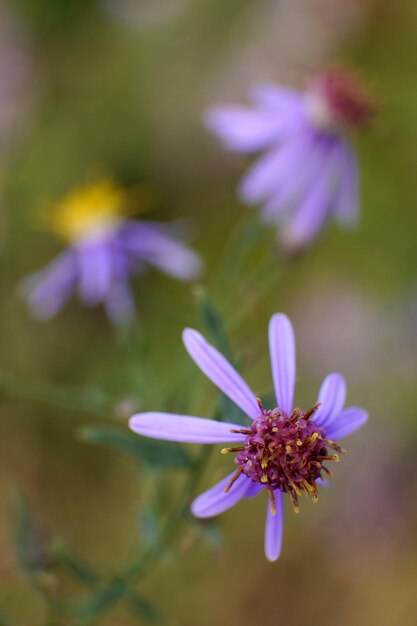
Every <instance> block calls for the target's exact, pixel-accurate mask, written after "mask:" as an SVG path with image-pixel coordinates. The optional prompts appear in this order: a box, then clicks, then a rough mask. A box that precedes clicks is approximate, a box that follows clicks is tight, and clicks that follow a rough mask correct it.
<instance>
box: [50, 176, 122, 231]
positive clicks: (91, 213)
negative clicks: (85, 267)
mask: <svg viewBox="0 0 417 626" xmlns="http://www.w3.org/2000/svg"><path fill="white" fill-rule="evenodd" d="M126 205H127V198H126V193H125V192H124V191H123V190H122V189H121V188H120V187H118V186H117V185H115V184H114V183H113V182H111V181H110V180H101V181H98V182H96V183H93V184H90V185H86V186H84V187H79V188H76V189H74V191H71V192H70V193H69V194H68V195H67V196H66V197H65V198H63V200H61V202H59V203H58V204H57V205H55V207H54V210H53V214H52V219H51V220H50V222H49V223H50V226H51V228H52V230H53V231H54V232H56V233H57V234H58V235H60V236H61V237H64V238H65V239H67V240H69V241H76V240H78V239H83V238H86V237H90V236H92V237H94V236H96V235H101V234H105V233H106V232H108V231H111V230H112V229H113V228H114V227H115V226H116V225H117V224H118V222H119V220H120V219H121V217H122V216H123V215H124V213H125V212H126Z"/></svg>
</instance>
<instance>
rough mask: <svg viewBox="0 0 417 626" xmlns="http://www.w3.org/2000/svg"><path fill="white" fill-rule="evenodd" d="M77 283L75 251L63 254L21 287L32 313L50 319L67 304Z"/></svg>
mask: <svg viewBox="0 0 417 626" xmlns="http://www.w3.org/2000/svg"><path fill="white" fill-rule="evenodd" d="M75 281H76V262H75V255H74V252H73V250H72V249H71V248H70V249H69V250H66V251H65V252H62V253H61V254H60V255H59V256H58V257H57V258H56V259H55V260H54V261H52V262H51V263H50V264H49V265H48V266H47V267H46V268H45V269H43V270H41V271H39V272H36V273H35V274H32V275H30V276H28V277H26V278H25V279H24V280H23V282H22V286H21V293H22V295H23V296H24V297H25V298H27V301H28V305H29V307H30V309H31V311H32V313H33V314H34V315H35V316H36V317H38V318H40V319H50V318H51V317H53V316H54V315H56V313H58V311H59V310H60V309H61V308H62V307H63V306H64V305H65V304H66V302H67V301H68V300H69V298H70V297H71V295H72V292H73V290H74V288H75Z"/></svg>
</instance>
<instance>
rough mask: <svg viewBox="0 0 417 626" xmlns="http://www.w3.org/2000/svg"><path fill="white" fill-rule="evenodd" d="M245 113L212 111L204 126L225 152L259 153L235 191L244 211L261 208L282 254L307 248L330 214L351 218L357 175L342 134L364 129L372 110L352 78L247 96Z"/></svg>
mask: <svg viewBox="0 0 417 626" xmlns="http://www.w3.org/2000/svg"><path fill="white" fill-rule="evenodd" d="M252 100H253V104H254V106H253V108H251V109H249V108H244V107H240V106H219V107H214V108H212V109H210V110H209V111H208V112H207V114H206V116H205V122H206V124H207V126H208V128H209V129H210V130H211V131H212V132H213V133H215V134H216V135H217V136H218V137H219V138H220V140H221V141H222V143H223V145H224V146H225V147H226V148H227V149H228V150H231V151H234V152H242V153H252V152H260V151H263V152H265V154H264V155H263V156H261V157H260V158H259V159H258V161H257V162H256V163H255V164H254V165H253V166H252V167H251V168H250V169H249V171H248V173H247V174H246V175H245V177H244V178H243V180H242V182H241V183H240V186H239V196H240V198H241V199H242V200H243V201H244V202H246V203H247V204H257V203H260V204H262V210H261V215H262V219H263V221H264V222H265V223H267V224H271V225H277V226H281V227H283V233H282V240H283V242H284V243H285V244H286V245H287V246H288V247H290V248H295V249H296V248H299V247H302V246H305V245H307V244H308V243H310V242H311V241H312V240H313V239H314V238H315V237H316V236H317V235H318V233H319V232H320V231H321V229H322V228H323V226H324V225H325V223H326V222H327V220H328V219H329V217H330V216H331V215H332V214H333V215H334V216H335V217H336V218H337V219H338V220H339V221H340V222H341V223H343V224H346V225H349V224H354V223H355V222H356V221H357V217H358V168H357V162H356V157H355V154H354V151H353V149H352V147H351V145H350V143H349V141H348V139H347V138H346V137H345V133H344V130H345V128H346V127H351V128H356V129H358V128H364V127H365V126H366V125H367V123H368V122H369V120H370V118H371V116H372V113H373V108H372V105H371V103H370V99H369V96H368V95H367V93H366V92H365V90H364V89H363V87H362V86H361V85H360V83H359V81H358V80H357V78H356V76H355V75H353V74H351V73H348V72H341V71H329V72H325V73H322V74H319V75H317V76H316V77H315V78H313V80H312V81H311V83H310V85H309V89H308V90H307V91H306V92H305V93H303V92H297V91H294V90H292V89H287V88H283V87H279V86H275V85H272V84H263V85H258V86H257V87H256V88H255V89H253V91H252Z"/></svg>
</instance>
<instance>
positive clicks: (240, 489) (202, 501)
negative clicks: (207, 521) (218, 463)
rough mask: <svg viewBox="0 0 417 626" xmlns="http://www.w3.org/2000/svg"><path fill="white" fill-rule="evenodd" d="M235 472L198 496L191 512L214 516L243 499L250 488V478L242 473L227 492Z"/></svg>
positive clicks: (197, 515)
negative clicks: (226, 490)
mask: <svg viewBox="0 0 417 626" xmlns="http://www.w3.org/2000/svg"><path fill="white" fill-rule="evenodd" d="M233 475H234V472H232V473H231V474H229V476H226V478H224V479H223V480H221V481H220V482H219V483H217V485H214V487H212V488H211V489H208V491H205V492H204V493H202V494H201V495H200V496H198V497H197V498H196V499H195V500H194V502H193V503H192V505H191V512H192V513H193V515H195V516H196V517H214V516H215V515H219V514H220V513H223V512H224V511H226V510H227V509H230V508H231V507H232V506H234V505H235V504H236V503H237V502H239V500H241V499H242V498H243V497H244V495H245V492H246V490H247V489H248V481H249V478H247V476H245V475H244V474H241V475H240V476H239V478H238V479H237V480H236V482H235V483H234V484H233V485H232V486H231V488H230V490H229V491H228V492H227V493H226V492H225V489H226V487H227V485H228V484H229V482H230V480H231V479H232V477H233Z"/></svg>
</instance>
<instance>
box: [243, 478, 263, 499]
mask: <svg viewBox="0 0 417 626" xmlns="http://www.w3.org/2000/svg"><path fill="white" fill-rule="evenodd" d="M249 482H250V485H249V487H248V489H247V491H246V493H245V498H254V497H255V496H257V495H258V494H260V493H261V491H263V490H264V489H265V485H263V484H262V483H256V482H255V481H254V480H250V481H249Z"/></svg>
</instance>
